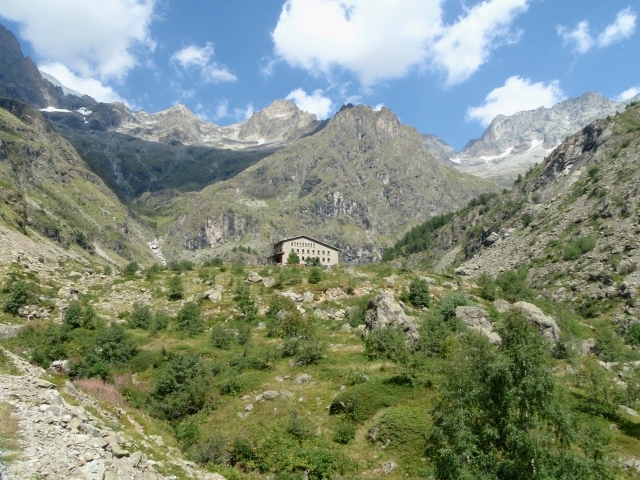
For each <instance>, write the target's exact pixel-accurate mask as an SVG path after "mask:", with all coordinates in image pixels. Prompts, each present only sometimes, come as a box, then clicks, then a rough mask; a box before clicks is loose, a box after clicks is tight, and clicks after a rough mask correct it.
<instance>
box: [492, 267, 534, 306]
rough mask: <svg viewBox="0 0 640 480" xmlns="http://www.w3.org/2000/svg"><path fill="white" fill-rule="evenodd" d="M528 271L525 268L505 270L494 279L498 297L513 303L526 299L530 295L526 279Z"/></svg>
mask: <svg viewBox="0 0 640 480" xmlns="http://www.w3.org/2000/svg"><path fill="white" fill-rule="evenodd" d="M527 275H529V271H528V270H527V269H526V268H525V267H520V268H518V270H517V271H516V270H506V271H504V272H502V273H500V274H498V276H497V277H496V284H497V285H498V286H499V287H500V290H501V294H500V296H501V297H503V298H505V299H507V300H509V301H510V302H515V301H517V300H519V299H523V298H525V299H526V298H528V297H529V296H530V295H531V294H530V292H529V289H528V288H527V284H526V279H527Z"/></svg>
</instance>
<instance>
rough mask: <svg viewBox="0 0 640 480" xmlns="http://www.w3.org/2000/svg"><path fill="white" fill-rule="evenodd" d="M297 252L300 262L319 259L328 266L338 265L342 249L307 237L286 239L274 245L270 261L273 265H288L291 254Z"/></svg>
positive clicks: (300, 236)
mask: <svg viewBox="0 0 640 480" xmlns="http://www.w3.org/2000/svg"><path fill="white" fill-rule="evenodd" d="M292 251H293V252H296V254H297V255H298V257H299V258H300V261H301V262H303V261H304V260H305V259H306V258H308V257H311V258H319V259H320V263H321V264H322V265H326V266H332V265H338V255H339V254H340V249H339V248H337V247H334V246H333V245H329V244H328V243H324V242H321V241H320V240H316V239H314V238H311V237H307V236H306V235H299V236H297V237H292V238H285V239H284V240H280V241H279V242H278V243H274V244H273V255H271V256H270V257H269V259H268V261H269V263H271V264H272V265H286V264H287V258H289V254H290V253H291V252H292Z"/></svg>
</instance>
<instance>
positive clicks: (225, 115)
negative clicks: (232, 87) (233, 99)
mask: <svg viewBox="0 0 640 480" xmlns="http://www.w3.org/2000/svg"><path fill="white" fill-rule="evenodd" d="M194 112H195V114H196V115H198V117H200V118H201V119H202V120H204V121H206V122H213V121H215V122H219V121H222V120H231V121H235V122H241V121H243V120H248V119H249V118H251V115H253V112H254V109H253V104H252V103H249V104H248V105H247V106H246V107H244V108H237V107H236V108H233V109H232V108H230V107H229V100H227V99H223V100H220V101H219V102H218V104H217V105H216V106H215V107H214V108H213V109H212V108H209V107H206V106H205V105H203V104H202V103H200V102H199V103H198V104H197V105H196V107H195V110H194Z"/></svg>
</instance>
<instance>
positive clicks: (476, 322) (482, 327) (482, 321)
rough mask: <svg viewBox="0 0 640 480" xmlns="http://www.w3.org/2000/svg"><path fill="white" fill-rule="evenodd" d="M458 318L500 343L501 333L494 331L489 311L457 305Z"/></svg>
mask: <svg viewBox="0 0 640 480" xmlns="http://www.w3.org/2000/svg"><path fill="white" fill-rule="evenodd" d="M456 318H458V319H460V321H462V323H464V324H465V325H466V326H467V327H469V328H471V329H472V330H475V331H477V332H480V333H481V334H483V335H484V336H486V337H487V338H488V339H489V341H490V342H491V343H493V344H495V345H500V343H502V339H501V338H500V335H498V334H497V333H496V332H494V331H493V322H492V321H491V317H490V316H489V314H488V313H487V312H485V311H484V310H482V309H481V308H478V307H456Z"/></svg>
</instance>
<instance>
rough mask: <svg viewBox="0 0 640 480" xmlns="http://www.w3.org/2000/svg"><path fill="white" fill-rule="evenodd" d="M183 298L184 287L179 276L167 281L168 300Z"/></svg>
mask: <svg viewBox="0 0 640 480" xmlns="http://www.w3.org/2000/svg"><path fill="white" fill-rule="evenodd" d="M183 296H184V287H183V286H182V279H181V278H180V276H179V275H175V276H174V277H173V278H172V279H171V280H169V300H180V299H181V298H182V297H183Z"/></svg>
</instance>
